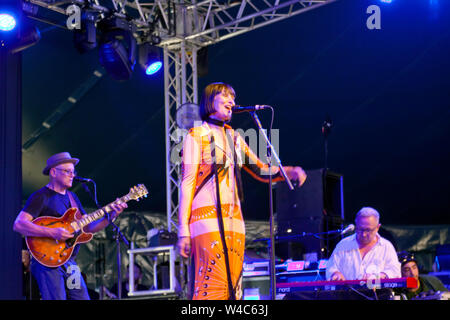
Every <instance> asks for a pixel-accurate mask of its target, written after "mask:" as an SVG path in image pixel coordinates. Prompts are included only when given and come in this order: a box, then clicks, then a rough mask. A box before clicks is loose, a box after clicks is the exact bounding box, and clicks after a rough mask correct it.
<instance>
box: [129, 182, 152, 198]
mask: <svg viewBox="0 0 450 320" xmlns="http://www.w3.org/2000/svg"><path fill="white" fill-rule="evenodd" d="M147 195H148V191H147V188H146V187H145V186H144V185H143V184H138V185H137V186H134V187H132V188H130V192H129V193H128V197H129V198H130V199H133V200H136V201H139V199H141V198H142V197H144V198H147Z"/></svg>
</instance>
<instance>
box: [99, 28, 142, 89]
mask: <svg viewBox="0 0 450 320" xmlns="http://www.w3.org/2000/svg"><path fill="white" fill-rule="evenodd" d="M135 52H136V40H135V39H134V38H133V35H132V34H131V33H130V32H129V31H126V30H116V31H111V32H107V33H106V34H105V35H104V36H103V38H102V40H101V46H100V50H99V53H100V64H101V65H102V66H103V67H104V68H105V69H106V71H107V72H108V74H109V75H110V76H111V77H112V78H113V79H115V80H118V81H124V80H129V79H130V78H131V74H132V73H133V69H134V65H135V62H136V53H135Z"/></svg>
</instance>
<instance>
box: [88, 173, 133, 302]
mask: <svg viewBox="0 0 450 320" xmlns="http://www.w3.org/2000/svg"><path fill="white" fill-rule="evenodd" d="M91 181H92V183H93V184H94V191H95V194H94V195H93V194H92V192H91V190H90V189H89V188H88V187H87V186H86V185H85V182H82V186H83V188H84V190H85V191H86V192H87V193H89V195H90V196H91V198H92V200H93V201H94V202H95V205H96V206H97V208H98V209H101V208H102V207H101V206H100V204H99V203H98V201H97V185H96V183H95V181H94V180H91ZM104 212H105V215H106V218H107V219H108V222H109V225H111V226H112V227H113V229H114V232H115V236H114V239H115V240H116V247H117V299H119V300H120V299H121V298H122V257H121V252H120V240H122V241H123V242H124V243H125V245H126V246H127V247H128V248H129V247H130V243H129V242H128V240H127V238H126V237H125V236H124V235H123V233H122V231H120V228H119V226H118V225H116V224H115V223H114V222H113V221H112V219H111V216H110V214H109V212H106V210H104Z"/></svg>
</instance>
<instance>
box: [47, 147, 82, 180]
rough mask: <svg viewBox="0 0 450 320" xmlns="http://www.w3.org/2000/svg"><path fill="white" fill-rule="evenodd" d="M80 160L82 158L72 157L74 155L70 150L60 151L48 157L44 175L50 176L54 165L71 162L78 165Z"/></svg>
mask: <svg viewBox="0 0 450 320" xmlns="http://www.w3.org/2000/svg"><path fill="white" fill-rule="evenodd" d="M79 161H80V160H79V159H77V158H72V156H71V155H70V153H68V152H60V153H57V154H54V155H52V156H51V157H50V158H48V160H47V166H46V167H45V168H44V170H43V171H42V173H43V174H44V175H46V176H48V173H49V172H50V169H51V168H53V167H56V166H57V165H60V164H62V163H67V162H70V163H73V164H74V165H75V166H76V165H77V163H78V162H79Z"/></svg>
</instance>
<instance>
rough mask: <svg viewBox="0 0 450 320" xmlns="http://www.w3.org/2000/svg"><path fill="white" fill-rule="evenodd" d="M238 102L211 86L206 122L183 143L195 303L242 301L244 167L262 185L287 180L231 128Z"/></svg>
mask: <svg viewBox="0 0 450 320" xmlns="http://www.w3.org/2000/svg"><path fill="white" fill-rule="evenodd" d="M235 97H236V95H235V91H234V89H233V88H232V87H231V86H230V85H228V84H224V83H212V84H210V85H208V86H207V87H206V88H205V89H204V92H203V96H202V99H201V102H200V114H201V117H202V120H203V123H202V125H201V126H198V127H194V128H192V129H191V130H190V131H189V133H188V134H187V135H186V138H185V140H184V144H183V154H182V181H181V194H180V205H179V216H178V222H179V229H178V238H179V240H178V250H179V252H180V254H181V255H182V256H183V257H185V258H188V257H191V264H192V268H191V270H192V272H193V274H192V277H191V279H194V281H193V282H192V283H191V286H190V288H191V292H190V298H192V299H194V300H227V299H230V300H239V299H241V298H242V286H241V284H242V269H243V260H244V249H245V224H244V220H243V217H242V212H241V204H240V201H241V200H242V197H243V190H242V185H241V179H240V169H241V167H242V168H244V170H245V171H247V172H248V173H249V174H250V175H251V176H253V177H254V178H256V179H258V180H260V181H262V182H268V181H269V175H272V177H273V181H274V182H275V181H281V180H283V177H282V176H281V174H280V173H279V169H278V167H270V168H269V166H268V165H267V164H264V163H263V162H262V161H261V160H259V159H258V157H257V156H256V155H255V154H254V153H253V152H252V150H250V148H249V147H248V145H247V144H246V142H245V140H244V139H243V138H242V137H241V136H240V135H239V134H238V133H237V132H236V131H234V130H233V129H232V128H231V127H230V126H229V125H228V124H227V122H229V121H230V120H231V117H232V106H234V105H235V101H234V100H235ZM285 170H286V173H287V175H288V177H289V179H292V180H299V185H302V184H303V183H304V181H305V180H306V174H305V172H304V171H303V169H302V168H300V167H285Z"/></svg>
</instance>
